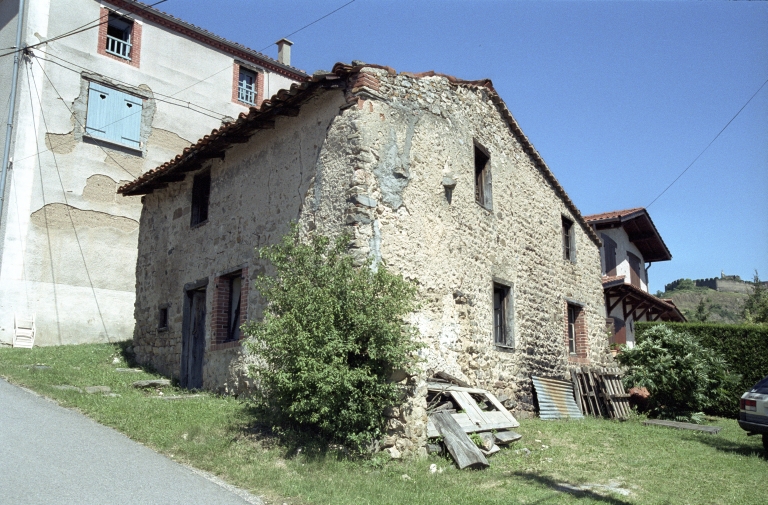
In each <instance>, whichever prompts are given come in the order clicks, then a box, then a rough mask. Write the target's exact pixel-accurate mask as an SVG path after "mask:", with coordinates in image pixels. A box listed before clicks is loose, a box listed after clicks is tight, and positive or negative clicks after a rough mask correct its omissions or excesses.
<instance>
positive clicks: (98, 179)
mask: <svg viewBox="0 0 768 505" xmlns="http://www.w3.org/2000/svg"><path fill="white" fill-rule="evenodd" d="M128 182H130V181H127V180H120V181H115V180H114V179H112V178H111V177H109V176H106V175H102V174H94V175H92V176H90V177H89V178H88V180H87V181H86V182H85V187H84V188H83V199H84V200H86V201H89V202H93V203H119V204H130V203H137V202H138V201H139V199H140V198H141V197H138V196H128V197H125V196H122V195H118V194H117V188H118V187H120V186H122V185H123V184H127V183H128Z"/></svg>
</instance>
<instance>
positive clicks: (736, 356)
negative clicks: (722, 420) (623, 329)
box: [635, 322, 768, 418]
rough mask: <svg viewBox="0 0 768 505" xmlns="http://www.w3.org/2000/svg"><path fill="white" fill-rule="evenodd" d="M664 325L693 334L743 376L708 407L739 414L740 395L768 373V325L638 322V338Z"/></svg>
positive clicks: (728, 414) (717, 412)
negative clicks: (717, 400) (714, 403)
mask: <svg viewBox="0 0 768 505" xmlns="http://www.w3.org/2000/svg"><path fill="white" fill-rule="evenodd" d="M659 325H664V326H667V327H668V328H671V329H672V330H673V331H677V332H686V333H689V334H690V335H693V336H694V337H695V338H696V339H697V340H698V341H699V343H700V344H701V345H703V346H704V347H706V348H709V349H712V350H714V351H715V352H716V353H717V354H719V355H720V356H722V357H723V358H724V359H725V360H726V362H727V363H728V364H729V366H730V371H731V372H733V373H734V374H738V375H740V376H741V380H740V381H738V382H734V383H729V384H728V385H727V386H726V390H727V391H726V394H725V395H724V396H721V397H720V400H719V402H718V403H717V404H716V405H712V406H710V407H709V408H708V409H706V411H707V412H708V413H710V414H715V415H719V416H726V417H733V418H736V417H738V415H739V398H740V397H741V395H742V394H743V393H744V392H745V391H747V390H749V389H750V388H751V387H752V386H753V385H755V384H756V383H757V382H758V381H759V380H760V379H762V378H763V377H765V376H766V375H768V325H764V324H760V325H758V324H718V323H645V322H644V323H636V325H635V339H636V340H637V342H639V343H642V341H643V340H644V339H645V337H646V335H647V334H648V332H649V331H651V330H652V329H653V328H655V327H657V326H659Z"/></svg>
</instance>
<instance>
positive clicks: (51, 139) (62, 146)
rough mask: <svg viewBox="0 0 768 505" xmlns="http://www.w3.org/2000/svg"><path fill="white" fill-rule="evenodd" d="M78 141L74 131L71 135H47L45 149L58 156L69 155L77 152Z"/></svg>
mask: <svg viewBox="0 0 768 505" xmlns="http://www.w3.org/2000/svg"><path fill="white" fill-rule="evenodd" d="M75 146H77V140H76V139H75V133H74V130H72V131H71V132H69V133H46V134H45V147H47V148H48V150H49V151H52V152H54V153H56V154H69V153H71V152H72V151H74V150H75Z"/></svg>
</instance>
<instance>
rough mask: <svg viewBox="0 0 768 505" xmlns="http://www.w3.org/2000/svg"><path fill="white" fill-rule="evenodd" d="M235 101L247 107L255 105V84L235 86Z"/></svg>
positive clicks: (242, 83) (241, 83)
mask: <svg viewBox="0 0 768 505" xmlns="http://www.w3.org/2000/svg"><path fill="white" fill-rule="evenodd" d="M237 99H238V101H240V102H243V103H247V104H248V105H256V84H255V83H253V84H247V83H244V82H242V81H241V82H240V84H238V86H237Z"/></svg>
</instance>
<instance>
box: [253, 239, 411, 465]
mask: <svg viewBox="0 0 768 505" xmlns="http://www.w3.org/2000/svg"><path fill="white" fill-rule="evenodd" d="M348 244H349V237H348V236H342V237H339V238H338V239H337V240H335V241H334V242H333V243H332V242H331V241H330V240H329V239H328V238H326V237H322V236H318V235H314V236H312V237H310V238H309V239H307V241H306V242H302V241H301V240H300V238H299V231H298V227H297V226H295V225H294V226H293V228H292V232H291V233H289V234H288V235H286V236H285V237H283V239H282V241H281V242H280V243H279V244H276V245H272V246H267V247H265V248H263V249H261V250H260V251H259V255H260V257H262V258H265V259H267V260H269V262H270V263H271V264H272V266H273V267H274V268H275V270H276V275H275V276H267V275H261V276H259V277H258V278H257V279H256V288H257V289H258V291H259V292H260V294H261V295H262V296H263V297H264V298H265V300H266V302H267V306H266V310H265V314H264V318H263V320H261V321H252V322H249V323H247V324H246V325H245V326H244V328H243V331H244V333H245V334H246V335H248V336H249V337H250V338H249V340H248V348H249V350H250V351H251V352H252V353H253V354H255V355H256V356H257V362H258V363H259V364H258V365H254V366H253V367H252V368H251V370H250V372H251V375H252V376H253V377H254V378H255V379H256V381H257V384H258V385H259V393H258V394H257V395H256V396H255V398H254V400H255V402H256V406H257V408H258V409H259V410H260V411H261V412H262V413H263V414H268V415H269V416H270V419H271V421H272V422H273V423H274V426H276V427H280V428H281V429H283V430H285V429H289V430H297V431H301V432H304V433H307V432H311V433H315V434H316V435H318V436H319V437H321V439H323V440H325V441H329V442H330V441H332V442H336V443H342V444H344V445H346V446H347V447H349V448H352V449H355V450H361V449H362V448H363V447H365V445H367V444H368V443H370V442H371V441H372V440H373V439H375V438H376V437H379V436H380V435H381V434H382V431H383V428H384V424H385V418H384V416H383V409H384V408H385V407H388V406H391V405H396V404H398V403H399V402H398V400H399V399H400V394H401V392H400V390H399V389H398V387H397V385H396V384H393V383H391V382H390V381H389V380H388V378H389V377H390V376H391V373H392V371H393V370H394V369H406V370H407V369H409V368H410V367H412V365H413V354H414V351H415V350H416V348H417V347H416V345H415V344H414V343H413V339H412V333H413V332H412V329H411V328H410V327H409V326H408V325H406V324H405V323H404V318H405V317H406V316H407V315H408V314H409V313H411V312H412V311H413V309H414V308H415V295H416V289H415V287H414V286H413V285H411V284H410V283H408V282H406V281H405V280H404V279H403V278H402V277H401V276H399V275H394V274H391V273H390V272H388V271H387V269H386V268H385V267H384V266H383V265H379V266H378V268H377V269H372V268H371V265H370V264H369V265H365V266H363V267H360V268H356V267H355V266H353V261H352V258H351V257H350V256H349V254H347V253H346V250H347V245H348Z"/></svg>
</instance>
